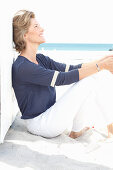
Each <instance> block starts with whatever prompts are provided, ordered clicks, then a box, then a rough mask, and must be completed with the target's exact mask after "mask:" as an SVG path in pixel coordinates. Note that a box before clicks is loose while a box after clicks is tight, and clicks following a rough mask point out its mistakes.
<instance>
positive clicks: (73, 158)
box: [0, 113, 113, 170]
mask: <svg viewBox="0 0 113 170" xmlns="http://www.w3.org/2000/svg"><path fill="white" fill-rule="evenodd" d="M5 168H10V169H11V170H13V169H14V170H17V169H20V168H21V169H26V170H31V169H33V170H34V169H35V170H108V169H110V168H111V169H113V140H112V141H109V140H108V139H107V140H106V137H105V136H104V135H100V133H99V132H96V131H95V130H89V131H88V132H87V133H85V134H84V136H82V137H80V138H78V139H76V140H75V139H71V138H69V137H68V135H66V134H62V135H60V136H58V137H56V138H53V139H46V138H43V137H40V136H36V135H33V134H30V133H29V132H28V131H27V129H26V127H25V122H24V121H23V120H21V119H20V113H18V115H17V116H16V119H15V121H14V122H13V124H12V126H11V127H10V129H9V131H8V133H7V135H6V137H5V141H4V143H3V144H1V145H0V169H1V170H3V169H5Z"/></svg>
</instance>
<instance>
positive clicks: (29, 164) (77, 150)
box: [0, 50, 113, 170]
mask: <svg viewBox="0 0 113 170" xmlns="http://www.w3.org/2000/svg"><path fill="white" fill-rule="evenodd" d="M38 53H43V54H45V55H47V56H49V57H50V58H52V59H54V60H55V61H58V62H62V63H67V64H73V65H75V64H79V63H86V62H89V61H93V60H97V59H99V58H101V57H103V56H106V55H111V54H113V52H112V51H76V52H75V51H56V50H51V51H47V50H41V51H38ZM69 87H70V86H69V85H68V86H62V87H56V92H57V100H58V99H59V98H60V97H61V96H62V95H63V93H64V92H65V91H66V90H67V89H68V88H69ZM20 117H21V113H20V112H18V114H17V116H16V119H15V120H14V122H13V124H12V125H11V127H10V128H9V131H8V132H7V134H6V136H5V140H4V143H3V144H0V169H1V170H3V169H5V168H9V169H11V170H18V169H20V168H21V169H22V170H23V169H24V170H111V169H113V139H112V138H111V139H108V138H107V136H106V135H107V129H106V128H102V129H100V131H98V130H96V129H94V128H91V129H90V130H88V131H87V132H86V133H85V134H84V135H83V136H81V137H79V138H76V139H72V138H70V137H69V136H68V133H67V132H66V131H65V132H64V133H63V134H62V135H60V136H57V137H55V138H52V139H47V138H43V137H41V136H36V135H33V134H31V133H29V132H28V131H27V129H26V124H25V121H24V120H22V119H20Z"/></svg>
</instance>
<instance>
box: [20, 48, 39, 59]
mask: <svg viewBox="0 0 113 170" xmlns="http://www.w3.org/2000/svg"><path fill="white" fill-rule="evenodd" d="M37 49H38V47H37V45H36V46H31V45H29V46H26V49H25V50H23V51H22V52H21V53H20V55H21V56H24V57H26V58H27V59H29V60H30V61H32V62H36V54H37Z"/></svg>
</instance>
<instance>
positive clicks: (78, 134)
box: [69, 127, 90, 139]
mask: <svg viewBox="0 0 113 170" xmlns="http://www.w3.org/2000/svg"><path fill="white" fill-rule="evenodd" d="M89 129H90V127H85V128H84V129H82V130H81V131H80V132H74V131H71V133H70V134H69V137H71V138H73V139H75V138H78V137H79V136H81V135H83V134H84V132H86V131H87V130H89Z"/></svg>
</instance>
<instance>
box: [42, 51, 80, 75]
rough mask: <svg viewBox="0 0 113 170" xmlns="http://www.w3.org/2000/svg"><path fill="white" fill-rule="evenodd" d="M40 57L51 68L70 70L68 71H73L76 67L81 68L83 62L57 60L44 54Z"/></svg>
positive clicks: (63, 70)
mask: <svg viewBox="0 0 113 170" xmlns="http://www.w3.org/2000/svg"><path fill="white" fill-rule="evenodd" d="M39 57H40V60H42V62H43V63H45V64H46V67H47V68H49V69H51V70H56V71H62V72H68V71H71V70H74V69H79V68H81V66H82V64H78V65H70V64H65V63H60V62H56V61H54V60H53V59H51V58H50V57H48V56H45V55H43V54H40V55H39Z"/></svg>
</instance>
